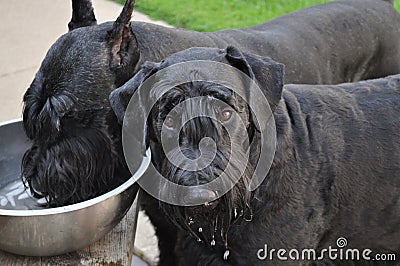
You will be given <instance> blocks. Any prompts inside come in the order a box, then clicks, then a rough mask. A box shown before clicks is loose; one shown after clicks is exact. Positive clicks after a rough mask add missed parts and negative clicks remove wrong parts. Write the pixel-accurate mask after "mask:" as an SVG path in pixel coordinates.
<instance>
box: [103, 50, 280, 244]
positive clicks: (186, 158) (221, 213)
mask: <svg viewBox="0 0 400 266" xmlns="http://www.w3.org/2000/svg"><path fill="white" fill-rule="evenodd" d="M199 60H200V61H204V60H209V61H214V62H219V63H224V64H226V65H229V66H233V67H234V68H236V69H238V70H240V71H242V72H244V73H245V74H247V76H249V77H250V78H251V79H253V80H254V81H256V82H257V83H258V85H259V87H260V88H262V92H263V94H264V95H265V97H266V98H267V99H268V103H269V106H270V107H271V109H272V110H274V108H275V107H276V105H277V104H278V102H279V101H280V97H281V92H282V87H283V67H282V65H280V64H278V63H276V62H274V61H272V60H271V59H269V58H261V57H258V56H254V55H247V54H242V53H241V52H240V51H239V50H237V49H236V48H233V47H228V48H227V49H226V50H219V49H212V48H192V49H188V50H185V51H182V52H179V53H176V54H174V55H172V56H170V57H168V58H167V59H165V60H164V61H163V62H161V63H158V64H156V63H147V64H145V65H144V66H143V68H142V69H141V70H140V71H139V72H138V74H137V75H135V76H134V77H133V78H132V79H131V80H129V81H128V82H127V83H126V84H124V85H123V86H122V87H120V88H118V89H117V90H115V91H114V92H112V93H111V96H110V100H111V105H112V107H113V109H114V111H115V112H116V114H117V117H118V118H119V120H120V121H122V120H123V118H124V115H125V111H126V108H127V105H128V102H129V100H130V99H131V96H132V95H133V94H134V93H135V92H136V90H137V89H138V87H139V86H140V85H141V84H143V83H144V82H145V81H146V80H147V79H148V78H149V77H150V76H152V75H153V74H154V75H153V77H154V76H156V79H155V80H160V81H162V82H157V84H155V85H154V86H151V87H150V88H148V89H145V90H143V89H141V90H140V91H138V93H139V94H140V96H139V98H140V99H142V102H141V105H142V110H143V113H149V114H150V115H149V117H147V118H146V117H145V115H139V114H134V115H132V116H131V115H130V117H132V118H133V119H141V120H142V121H143V122H142V124H143V128H144V129H145V137H146V138H145V139H144V140H143V144H144V145H150V146H151V148H152V155H153V160H154V164H155V165H156V167H157V168H158V170H159V171H160V172H161V174H162V175H163V176H164V177H165V178H167V179H168V180H169V181H172V182H173V183H176V184H179V185H183V186H191V187H194V186H198V185H203V184H207V183H209V182H211V181H213V180H215V179H216V178H218V177H219V176H220V175H221V173H222V172H225V174H227V176H228V177H230V179H231V180H235V179H239V181H238V182H237V183H236V185H235V186H234V187H233V188H232V189H231V190H230V191H229V192H228V193H226V194H225V195H223V196H222V197H219V198H218V199H217V200H214V199H215V193H216V192H215V191H213V190H208V189H203V188H201V189H197V190H196V189H194V190H192V192H193V193H191V194H190V197H191V199H193V198H200V200H201V201H202V202H205V204H202V205H199V206H194V207H182V206H175V205H171V204H166V203H163V202H162V203H161V206H162V207H163V209H164V210H165V212H166V214H167V215H168V216H169V217H170V218H171V219H172V221H173V222H175V224H177V225H178V226H179V227H180V228H182V229H185V230H188V231H190V232H191V233H192V234H193V235H195V236H196V237H197V238H198V239H201V240H204V241H205V242H206V243H208V244H210V245H214V244H216V242H219V243H221V244H226V242H227V232H228V230H229V227H230V225H231V224H232V223H233V222H235V221H236V220H238V219H240V217H242V218H245V219H250V218H251V207H250V205H251V204H250V201H251V196H252V195H251V191H250V189H249V183H250V181H251V178H252V174H253V169H254V166H255V164H256V163H257V155H255V156H254V155H250V157H251V158H250V159H249V160H248V157H249V153H254V152H255V151H257V150H258V149H257V146H258V145H259V144H260V143H259V139H260V138H259V136H260V134H261V131H263V130H264V129H263V128H264V125H261V124H257V123H255V120H254V117H253V113H252V110H251V108H250V106H249V105H250V104H251V105H257V104H258V99H256V98H254V95H253V93H252V91H251V90H250V89H249V88H248V87H247V85H246V84H248V83H247V82H246V81H244V80H241V79H237V78H234V79H235V80H237V84H236V85H237V86H238V87H240V89H239V90H241V91H242V92H243V93H240V95H239V94H238V93H237V91H236V90H235V91H234V90H232V89H231V88H229V87H228V86H225V85H224V84H223V83H218V82H213V81H207V76H208V73H210V71H214V70H213V69H208V68H200V69H193V70H187V71H182V73H179V71H172V72H168V71H167V72H166V73H165V72H163V71H162V70H165V69H168V67H170V66H173V65H176V64H179V63H182V62H193V61H199ZM183 72H184V73H183ZM182 75H188V77H187V79H188V82H186V83H184V84H180V85H178V86H173V87H172V88H169V89H167V90H166V89H165V88H164V87H163V86H160V84H171V83H173V80H174V79H176V78H178V77H180V76H182ZM171 81H172V82H171ZM239 83H240V84H239ZM168 86H169V85H168ZM146 88H147V87H146ZM243 95H244V97H243ZM148 102H155V104H154V105H153V106H152V107H151V108H149V106H150V105H149V104H148ZM268 103H266V104H267V105H268ZM146 109H149V110H146ZM261 109H262V108H261ZM265 115H268V114H265ZM136 122H137V121H136ZM139 130H140V129H139ZM139 135H140V134H139ZM171 143H178V145H177V146H176V145H175V146H174V145H170V144H171ZM212 143H214V144H212ZM213 145H214V146H213ZM210 146H213V148H210ZM182 154H183V156H182ZM199 158H205V160H208V159H209V163H208V164H207V165H204V164H202V162H201V160H200V162H199V161H196V163H198V167H197V168H195V169H194V168H193V160H196V159H199ZM210 158H211V159H210ZM247 161H248V163H247V165H243V164H245V163H244V162H247ZM228 164H231V165H232V167H230V168H229V170H228ZM243 168H244V171H240V170H239V169H243ZM155 185H156V184H155ZM159 189H160V190H159V193H160V195H162V194H163V193H173V192H172V191H166V190H165V187H162V186H161V187H160V188H159Z"/></svg>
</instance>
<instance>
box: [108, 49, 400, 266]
mask: <svg viewBox="0 0 400 266" xmlns="http://www.w3.org/2000/svg"><path fill="white" fill-rule="evenodd" d="M191 60H212V61H217V62H222V63H226V64H229V65H232V66H234V67H236V68H238V69H239V70H242V71H244V72H247V73H253V74H254V75H253V77H254V78H255V79H256V81H257V82H258V84H259V85H260V87H261V89H262V90H263V93H264V94H265V95H266V97H267V99H268V100H269V104H270V106H271V108H272V110H273V113H274V118H275V123H276V130H277V148H276V153H275V157H274V161H273V164H272V167H271V169H270V171H269V172H268V173H265V175H266V179H265V180H264V182H263V183H262V185H261V186H260V187H259V188H258V189H257V190H256V191H254V193H252V194H251V197H250V199H247V196H248V195H249V192H248V191H246V188H247V187H246V183H247V182H248V181H246V180H247V179H248V178H249V175H248V173H247V174H245V175H243V176H242V179H241V182H239V183H238V186H237V187H235V188H234V189H233V190H232V191H231V192H230V193H228V194H227V195H226V196H224V197H223V198H222V199H221V200H220V203H219V205H218V206H220V207H217V208H216V209H214V210H212V211H211V212H210V210H209V209H207V208H206V207H204V206H203V207H202V206H199V207H187V208H183V207H176V206H170V205H165V204H164V203H161V205H162V206H163V209H164V210H165V211H166V212H167V214H168V217H170V219H171V220H172V221H173V222H174V223H175V224H176V225H177V226H178V228H179V229H180V231H179V235H178V241H177V244H176V248H175V253H176V255H177V257H178V258H179V264H177V265H182V266H186V265H237V266H239V265H299V263H300V262H299V261H279V260H277V259H276V257H275V260H274V261H273V262H270V261H261V260H259V259H258V258H257V251H258V250H259V249H261V248H263V247H264V244H268V246H269V247H270V248H275V249H279V248H285V249H287V250H289V249H292V248H296V249H300V250H301V249H304V248H313V249H316V250H321V249H322V248H327V247H328V246H332V247H334V248H335V247H336V240H337V239H338V238H339V237H346V238H347V240H348V244H349V247H351V248H358V249H360V250H363V249H366V248H369V249H371V250H372V251H373V254H375V252H377V253H394V254H396V256H397V259H399V255H400V216H399V206H400V197H399V195H400V194H399V191H400V190H399V189H400V133H399V131H398V128H399V126H400V120H399V117H400V76H399V75H396V76H389V77H387V78H382V79H376V80H369V81H363V82H358V83H348V84H341V85H286V86H285V87H284V88H282V81H283V77H282V68H281V67H279V65H278V64H277V63H273V62H272V61H271V60H270V59H269V58H262V57H259V56H256V55H251V54H248V53H245V54H242V53H241V52H240V51H238V50H237V49H235V48H232V47H230V48H228V49H226V50H225V51H224V50H218V49H209V48H192V49H188V50H185V51H182V52H179V53H177V54H175V55H173V56H171V57H168V58H167V59H165V60H164V61H163V62H162V63H160V64H153V69H151V67H150V66H151V64H148V65H147V67H146V68H144V69H142V70H141V72H139V74H138V75H136V76H135V77H133V78H132V79H131V80H130V81H129V82H127V83H126V84H124V86H122V87H121V88H118V89H117V90H115V91H114V92H113V93H112V94H111V102H112V105H113V108H114V110H115V111H116V114H117V116H118V117H119V118H120V119H121V118H122V117H123V116H124V111H123V106H121V104H123V103H124V97H126V96H127V95H129V94H130V95H132V94H133V93H134V92H135V91H136V89H137V87H138V86H139V85H140V84H141V83H142V82H143V81H144V80H145V79H146V75H143V71H144V72H146V71H147V72H151V73H157V71H159V70H161V69H163V68H165V67H167V66H169V65H173V64H176V63H179V62H186V61H191ZM248 66H249V67H250V68H251V69H250V70H249V69H246V68H247V67H248ZM202 71H203V72H204V73H207V72H208V71H212V69H204V70H202ZM174 74H176V75H177V76H179V75H180V73H174ZM200 75H201V73H200ZM204 76H207V75H206V74H205V75H204ZM250 76H252V75H250ZM271 77H273V78H272V79H271ZM169 78H172V76H170V77H169ZM207 88H211V87H208V86H207V84H205V83H201V82H200V83H192V84H189V85H187V86H185V87H184V88H179V89H178V90H171V92H170V93H167V94H166V96H165V98H162V100H161V101H160V102H159V103H158V105H157V106H156V108H155V109H156V110H157V111H156V112H154V111H153V112H152V116H151V118H150V119H149V120H148V122H147V127H148V130H149V132H150V133H149V134H148V137H149V138H150V139H149V140H148V143H149V144H150V146H151V148H152V152H153V154H163V151H162V149H161V147H160V145H159V142H160V139H159V135H158V133H157V132H158V131H159V130H160V123H161V121H163V118H164V117H163V115H162V114H163V113H167V112H168V109H170V107H168V106H169V103H171V102H176V101H177V99H178V101H179V100H182V99H185V98H188V97H193V96H195V95H198V94H201V95H207V94H212V93H214V92H213V90H211V89H207ZM153 90H156V88H155V89H153ZM220 90H221V92H222V93H223V94H225V95H226V94H227V93H224V91H226V90H227V89H226V88H223V87H221V88H220ZM147 93H148V95H154V94H157V93H153V92H152V91H150V92H147ZM228 94H229V93H228ZM275 96H278V97H275ZM228 98H229V99H225V101H226V102H230V103H232V102H236V103H237V102H238V101H237V99H236V97H235V95H234V94H233V93H232V94H231V96H230V97H228ZM247 100H248V99H247ZM121 108H122V109H121ZM234 108H237V109H241V108H240V107H239V106H234ZM121 110H122V112H121ZM240 114H241V115H243V118H245V119H247V121H248V122H249V123H248V134H249V137H250V138H251V139H253V140H255V141H253V142H252V144H251V145H255V146H259V145H261V143H260V142H257V138H256V137H255V136H256V135H257V134H259V133H257V130H256V129H255V126H254V125H252V122H251V116H249V114H248V112H243V113H240ZM145 122H146V121H144V123H145ZM181 134H182V142H181V143H182V148H183V150H185V151H187V152H186V154H187V155H188V156H196V155H197V154H198V151H197V146H196V143H197V142H198V141H199V139H201V138H202V137H205V136H211V137H212V138H214V139H217V140H219V141H220V142H221V143H222V144H221V145H219V146H218V150H219V152H220V153H222V154H223V153H224V152H225V151H226V149H227V146H226V145H225V144H224V141H221V139H225V136H223V135H221V131H218V130H217V129H216V126H215V124H214V123H212V122H211V121H210V120H207V119H203V120H196V119H194V121H193V122H192V123H190V124H188V125H187V127H185V128H184V130H183V132H181ZM193 136H195V137H193ZM185 138H191V139H193V142H188V141H183V140H184V139H185ZM234 151H235V152H236V151H238V154H239V155H240V153H241V152H240V149H237V148H236V149H234ZM171 152H172V151H171ZM155 163H156V165H158V166H159V168H160V169H161V171H162V172H163V173H164V174H165V175H166V176H167V177H168V178H170V179H171V180H173V181H175V182H182V183H184V184H186V185H196V184H198V183H202V182H207V181H210V180H212V179H213V178H215V177H216V175H218V167H217V168H214V167H209V168H206V169H205V171H203V172H201V171H200V172H195V173H191V174H189V173H187V172H185V171H183V172H182V171H180V170H179V169H177V168H176V167H174V166H171V165H170V164H169V162H166V160H165V158H164V157H163V156H158V157H157V158H156V162H155ZM215 163H216V164H217V165H224V164H225V160H224V159H223V156H217V159H216V162H215ZM234 163H238V162H236V161H234ZM254 163H256V161H254V158H253V159H252V160H250V164H252V165H251V166H252V167H254ZM222 168H223V167H222ZM249 169H250V171H251V167H250V168H249ZM238 191H240V192H238ZM247 201H249V202H250V205H249V208H248V209H250V210H251V211H252V212H251V213H252V217H251V216H249V215H243V216H241V217H240V218H239V219H236V220H234V219H233V216H232V208H234V207H237V208H240V207H241V206H243V205H240V204H237V203H241V202H247ZM193 208H194V209H193ZM188 213H189V215H194V216H193V217H195V219H194V220H195V223H194V224H192V226H189V225H188ZM197 214H198V215H197ZM195 215H197V216H195ZM215 215H219V216H220V217H221V216H222V217H224V219H223V220H224V221H229V223H230V224H228V226H226V225H224V226H223V228H222V229H224V230H222V232H223V234H222V237H221V236H217V237H216V246H214V247H213V246H211V245H210V239H211V238H210V230H211V229H212V228H213V226H214V224H213V217H215ZM198 227H202V228H203V232H202V233H199V232H198V231H197V228H198ZM220 229H221V228H218V232H219V231H220ZM224 232H226V235H225V234H224ZM197 238H200V239H201V240H202V242H198V241H197ZM226 241H227V246H226ZM227 248H228V249H229V251H230V255H229V257H228V260H226V261H225V260H224V259H223V254H224V252H225V251H226V249H227ZM303 263H304V264H305V265H385V264H388V265H396V263H395V262H388V263H384V262H380V263H378V262H374V261H370V262H366V261H339V260H336V261H330V260H328V259H325V260H324V261H315V262H312V261H311V262H310V261H308V262H303ZM374 263H375V264H374Z"/></svg>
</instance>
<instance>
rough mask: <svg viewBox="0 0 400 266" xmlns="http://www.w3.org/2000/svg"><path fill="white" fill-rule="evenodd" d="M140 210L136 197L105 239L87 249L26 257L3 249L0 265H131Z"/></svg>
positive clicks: (0, 255) (0, 253) (0, 252)
mask: <svg viewBox="0 0 400 266" xmlns="http://www.w3.org/2000/svg"><path fill="white" fill-rule="evenodd" d="M137 210H138V206H137V198H136V200H135V202H134V203H133V205H132V207H131V208H130V210H129V212H128V213H127V214H126V215H125V217H124V218H123V219H122V220H121V222H120V223H119V224H118V225H117V226H116V227H115V228H114V229H113V230H112V231H111V232H110V233H108V234H107V235H106V236H104V237H103V238H102V239H101V240H99V241H97V242H95V243H93V244H92V245H90V246H88V247H87V248H85V249H82V250H78V251H75V252H71V253H67V254H65V255H61V256H54V257H25V256H18V255H14V254H10V253H7V252H4V251H0V265H1V266H55V265H60V266H77V265H78V266H79V265H84V266H130V265H131V261H132V255H133V247H134V239H135V230H136V222H137ZM0 237H1V236H0Z"/></svg>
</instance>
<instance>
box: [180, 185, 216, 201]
mask: <svg viewBox="0 0 400 266" xmlns="http://www.w3.org/2000/svg"><path fill="white" fill-rule="evenodd" d="M216 198H217V193H215V191H212V190H209V189H204V188H199V187H193V188H192V189H191V190H190V193H189V194H188V195H185V197H184V200H185V201H190V202H192V201H196V202H212V201H214V200H216Z"/></svg>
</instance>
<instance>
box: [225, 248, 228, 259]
mask: <svg viewBox="0 0 400 266" xmlns="http://www.w3.org/2000/svg"><path fill="white" fill-rule="evenodd" d="M228 257H229V249H227V250H225V253H224V260H228Z"/></svg>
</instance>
